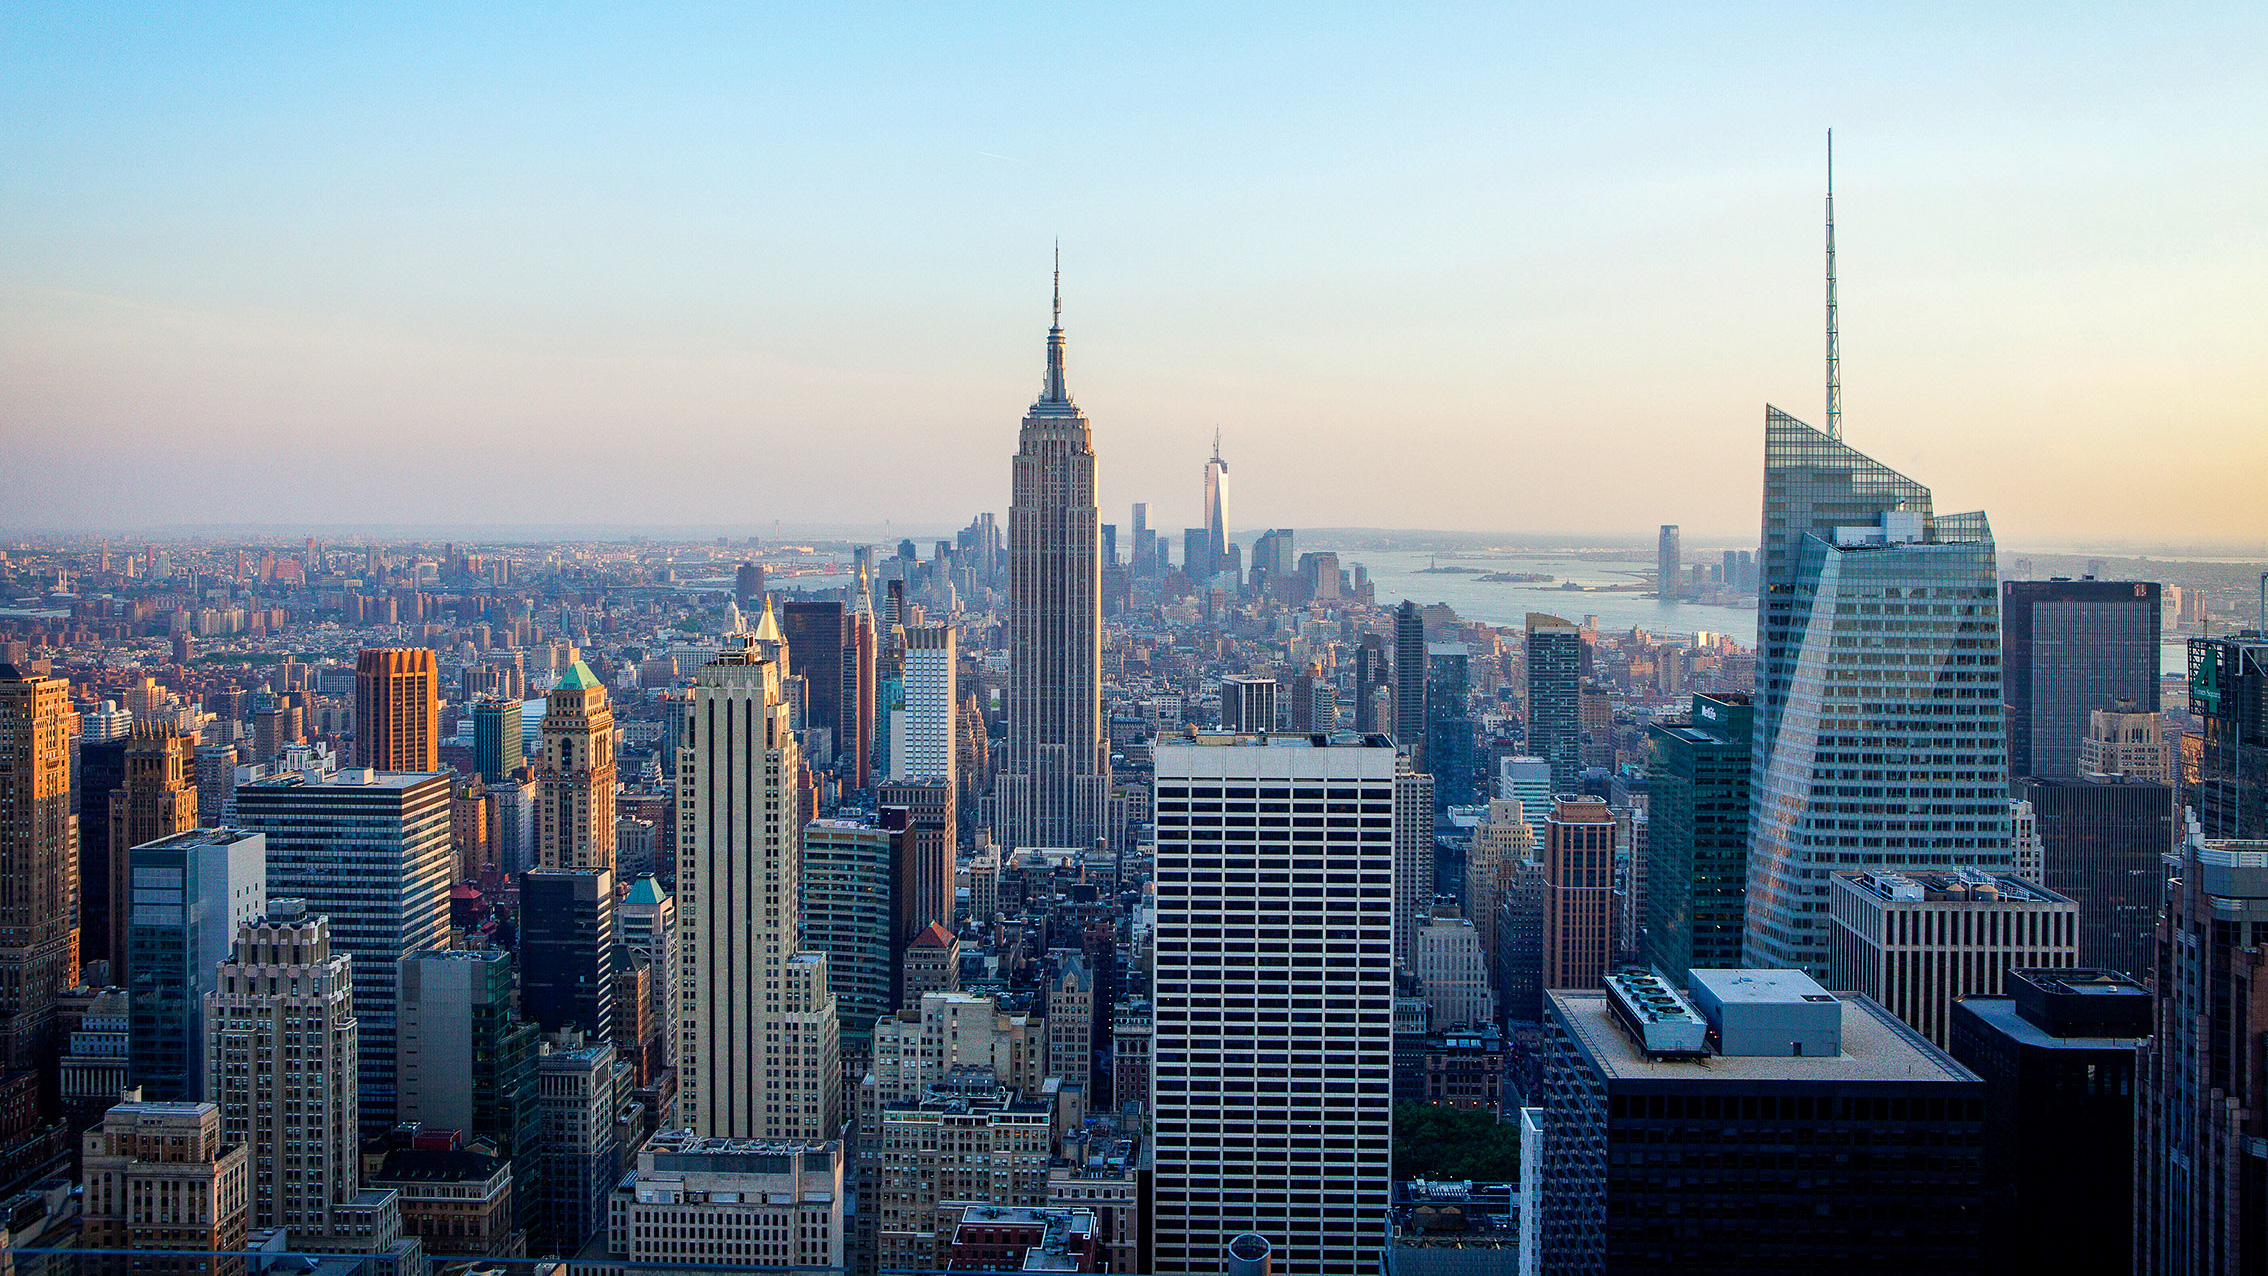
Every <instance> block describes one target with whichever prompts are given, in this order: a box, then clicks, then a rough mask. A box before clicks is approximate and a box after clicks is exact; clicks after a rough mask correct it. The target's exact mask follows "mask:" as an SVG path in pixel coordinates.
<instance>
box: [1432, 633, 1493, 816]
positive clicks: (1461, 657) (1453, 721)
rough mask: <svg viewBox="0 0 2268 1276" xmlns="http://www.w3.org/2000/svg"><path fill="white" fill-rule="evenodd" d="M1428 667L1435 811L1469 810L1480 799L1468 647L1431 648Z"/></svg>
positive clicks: (1454, 644)
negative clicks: (1468, 699) (1469, 701)
mask: <svg viewBox="0 0 2268 1276" xmlns="http://www.w3.org/2000/svg"><path fill="white" fill-rule="evenodd" d="M1425 662H1426V673H1425V684H1426V685H1425V717H1426V723H1425V761H1426V769H1427V770H1428V771H1429V772H1430V773H1431V774H1432V776H1433V809H1434V810H1435V811H1437V812H1438V811H1440V810H1443V809H1444V808H1447V807H1452V806H1471V805H1473V804H1474V803H1475V802H1478V801H1480V796H1479V790H1478V779H1477V774H1476V771H1475V769H1474V768H1475V764H1474V761H1473V719H1472V714H1471V711H1470V710H1469V709H1468V708H1467V706H1466V696H1467V695H1468V693H1469V692H1470V689H1471V685H1472V683H1471V670H1470V668H1469V657H1468V654H1467V652H1466V651H1465V644H1463V643H1461V642H1437V643H1429V644H1427V646H1426V652H1425Z"/></svg>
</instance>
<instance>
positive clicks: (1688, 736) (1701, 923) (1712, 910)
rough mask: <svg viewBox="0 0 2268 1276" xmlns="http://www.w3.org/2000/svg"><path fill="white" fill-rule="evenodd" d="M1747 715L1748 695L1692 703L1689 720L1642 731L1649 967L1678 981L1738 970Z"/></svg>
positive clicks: (1744, 892)
mask: <svg viewBox="0 0 2268 1276" xmlns="http://www.w3.org/2000/svg"><path fill="white" fill-rule="evenodd" d="M1753 713H1754V710H1753V709H1752V708H1751V706H1750V705H1749V703H1748V697H1746V696H1728V697H1724V698H1716V697H1710V696H1699V695H1697V696H1695V697H1693V714H1692V718H1691V720H1690V721H1689V722H1687V723H1685V724H1682V725H1665V724H1659V723H1657V724H1655V725H1653V726H1650V727H1648V728H1647V746H1648V748H1649V750H1650V751H1651V753H1652V758H1651V761H1650V763H1649V765H1648V766H1647V768H1646V771H1647V777H1648V780H1649V786H1648V787H1649V789H1650V791H1651V793H1652V797H1651V798H1650V800H1649V804H1648V805H1649V812H1650V820H1649V824H1648V831H1647V834H1646V942H1647V945H1648V954H1647V959H1648V961H1650V962H1651V963H1652V964H1653V966H1654V967H1655V968H1656V969H1658V970H1660V971H1661V972H1662V973H1663V974H1666V975H1668V976H1669V977H1670V978H1671V979H1673V980H1675V981H1677V982H1679V983H1683V982H1684V981H1685V976H1686V972H1687V971H1689V970H1691V969H1693V968H1694V967H1696V966H1699V967H1703V968H1709V967H1723V966H1738V965H1739V964H1740V960H1741V936H1742V933H1743V932H1744V930H1745V929H1746V926H1747V915H1746V910H1747V904H1746V900H1747V897H1748V766H1749V736H1750V734H1751V727H1752V725H1753Z"/></svg>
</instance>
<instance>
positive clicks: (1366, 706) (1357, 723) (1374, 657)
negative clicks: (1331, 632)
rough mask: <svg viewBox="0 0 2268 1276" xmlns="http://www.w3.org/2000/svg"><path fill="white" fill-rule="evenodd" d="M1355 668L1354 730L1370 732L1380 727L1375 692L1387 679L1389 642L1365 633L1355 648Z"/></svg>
mask: <svg viewBox="0 0 2268 1276" xmlns="http://www.w3.org/2000/svg"><path fill="white" fill-rule="evenodd" d="M1354 667H1355V678H1354V729H1355V730H1357V731H1360V732H1362V733H1363V734H1364V735H1369V734H1370V733H1371V732H1373V731H1376V730H1378V705H1377V700H1376V696H1375V695H1374V692H1375V690H1376V688H1378V687H1381V686H1384V685H1385V682H1386V644H1385V643H1383V642H1381V641H1379V638H1378V635H1377V634H1364V635H1363V636H1362V642H1361V644H1360V645H1358V646H1357V647H1356V648H1355V658H1354ZM1388 725H1392V724H1391V723H1389V724H1388Z"/></svg>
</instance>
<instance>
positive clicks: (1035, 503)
mask: <svg viewBox="0 0 2268 1276" xmlns="http://www.w3.org/2000/svg"><path fill="white" fill-rule="evenodd" d="M1016 442H1017V446H1016V458H1015V465H1014V478H1015V488H1014V499H1013V503H1012V504H1011V505H1010V506H1009V510H1008V704H1007V709H1008V756H1007V758H1006V760H1005V764H1004V765H1003V766H1002V768H1001V774H1000V776H999V779H998V781H997V782H996V784H995V785H994V789H993V799H994V803H995V807H994V834H995V837H996V838H997V840H998V841H999V842H1000V843H1001V844H1002V845H1004V846H1007V847H1011V848H1013V847H1018V846H1076V847H1084V846H1090V845H1092V844H1093V843H1094V841H1095V839H1096V838H1097V837H1099V836H1100V835H1101V833H1102V828H1103V821H1104V813H1105V811H1106V810H1107V808H1108V804H1109V795H1110V755H1109V753H1108V752H1107V751H1106V746H1105V744H1104V740H1103V723H1102V591H1101V588H1100V585H1101V578H1102V562H1101V557H1100V546H1101V511H1100V510H1098V509H1097V508H1096V506H1095V449H1094V437H1093V431H1092V429H1091V427H1089V425H1088V424H1087V418H1086V416H1085V414H1083V413H1081V412H1080V411H1079V409H1078V407H1077V406H1076V405H1075V404H1073V403H1072V402H1071V392H1070V391H1069V390H1068V389H1066V388H1065V387H1064V384H1063V272H1062V271H1061V270H1060V269H1058V270H1057V271H1056V286H1055V326H1054V327H1052V328H1049V329H1048V332H1047V380H1046V382H1045V383H1044V384H1043V385H1042V386H1041V387H1040V397H1039V401H1038V402H1036V403H1034V404H1032V407H1031V410H1030V411H1029V412H1027V413H1025V414H1024V424H1023V427H1022V429H1020V430H1019V431H1018V432H1017V440H1016Z"/></svg>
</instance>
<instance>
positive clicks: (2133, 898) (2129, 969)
mask: <svg viewBox="0 0 2268 1276" xmlns="http://www.w3.org/2000/svg"><path fill="white" fill-rule="evenodd" d="M2020 794H2021V796H2022V797H2023V798H2024V800H2025V801H2028V802H2030V803H2031V804H2032V815H2033V818H2034V819H2035V820H2036V821H2037V822H2038V827H2039V834H2040V865H2041V871H2040V885H2042V886H2045V887H2047V888H2048V889H2049V890H2051V891H2054V892H2056V893H2057V894H2059V895H2066V896H2069V897H2070V898H2071V899H2073V900H2075V901H2077V902H2078V905H2079V960H2081V961H2083V962H2085V963H2087V964H2088V965H2089V966H2096V967H2100V968H2102V969H2104V970H2115V971H2119V972H2121V973H2124V974H2128V975H2132V976H2133V977H2134V978H2136V979H2140V980H2144V981H2147V980H2148V979H2149V978H2150V971H2151V967H2152V965H2153V964H2154V963H2155V962H2156V960H2157V958H2156V953H2157V931H2158V914H2159V912H2160V911H2161V910H2162V909H2163V907H2164V904H2165V900H2164V896H2165V880H2166V872H2165V865H2164V857H2165V856H2166V855H2167V854H2168V853H2170V852H2171V851H2172V850H2173V849H2174V847H2175V844H2176V842H2177V839H2176V837H2175V836H2174V830H2175V828H2176V824H2175V822H2174V817H2175V814H2176V812H2175V810H2174V794H2173V790H2172V789H2171V788H2169V787H2167V786H2166V785H2163V784H2147V783H2142V782H2139V781H2136V782H2128V781H2126V780H2125V779H2124V778H2123V777H2105V778H2104V779H2103V780H2102V781H2101V782H2099V783H2098V782H2095V781H2091V780H2077V779H2073V780H2058V779H2047V778H2043V777H2038V776H2035V777H2033V778H2031V779H2028V780H2025V781H2024V782H2023V786H2022V788H2021V790H2020ZM1657 800H1658V799H1657ZM1657 809H1658V808H1657ZM1657 818H1658V817H1657Z"/></svg>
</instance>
